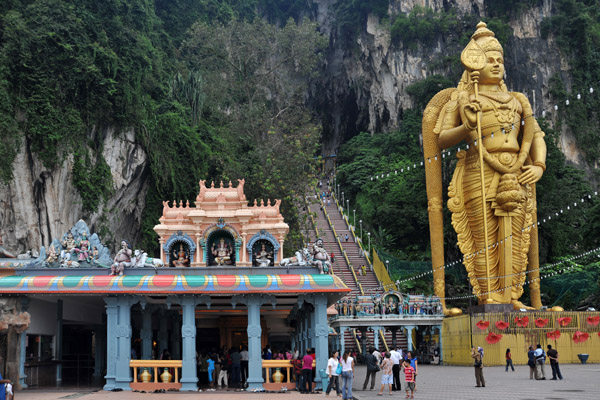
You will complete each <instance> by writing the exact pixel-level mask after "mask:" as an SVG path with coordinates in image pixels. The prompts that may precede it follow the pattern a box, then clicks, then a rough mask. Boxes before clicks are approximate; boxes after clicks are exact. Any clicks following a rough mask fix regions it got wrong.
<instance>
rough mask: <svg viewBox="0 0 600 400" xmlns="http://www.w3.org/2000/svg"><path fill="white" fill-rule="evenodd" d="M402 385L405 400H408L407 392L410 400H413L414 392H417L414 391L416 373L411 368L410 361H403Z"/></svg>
mask: <svg viewBox="0 0 600 400" xmlns="http://www.w3.org/2000/svg"><path fill="white" fill-rule="evenodd" d="M403 364H404V365H403V366H404V380H405V382H404V384H405V385H406V398H407V399H408V397H409V396H408V392H409V391H410V398H411V399H414V398H415V392H416V391H417V389H416V383H415V377H416V372H415V369H414V368H413V366H412V365H411V364H410V360H408V359H406V360H404V363H403Z"/></svg>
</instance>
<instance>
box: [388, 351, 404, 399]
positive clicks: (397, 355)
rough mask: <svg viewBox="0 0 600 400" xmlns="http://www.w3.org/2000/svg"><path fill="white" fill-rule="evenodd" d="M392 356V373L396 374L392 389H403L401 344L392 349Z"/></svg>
mask: <svg viewBox="0 0 600 400" xmlns="http://www.w3.org/2000/svg"><path fill="white" fill-rule="evenodd" d="M390 358H391V359H392V363H393V364H394V365H393V367H392V375H393V376H394V385H393V386H392V390H394V391H396V390H402V387H401V385H400V360H401V359H402V350H400V347H399V346H396V348H395V349H393V350H392V351H390Z"/></svg>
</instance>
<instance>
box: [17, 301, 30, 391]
mask: <svg viewBox="0 0 600 400" xmlns="http://www.w3.org/2000/svg"><path fill="white" fill-rule="evenodd" d="M29 303H30V300H29V297H21V311H22V312H25V311H27V310H28V309H29ZM26 346H27V330H24V331H23V332H21V337H20V338H19V385H20V386H21V388H23V389H26V388H27V384H26V383H25V380H26V378H27V375H25V356H26V352H27V350H26Z"/></svg>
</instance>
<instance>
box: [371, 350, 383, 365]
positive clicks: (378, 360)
mask: <svg viewBox="0 0 600 400" xmlns="http://www.w3.org/2000/svg"><path fill="white" fill-rule="evenodd" d="M373 355H374V356H375V357H376V358H377V365H379V364H380V363H381V359H382V358H383V357H382V356H381V353H380V352H379V350H378V349H375V351H374V352H373Z"/></svg>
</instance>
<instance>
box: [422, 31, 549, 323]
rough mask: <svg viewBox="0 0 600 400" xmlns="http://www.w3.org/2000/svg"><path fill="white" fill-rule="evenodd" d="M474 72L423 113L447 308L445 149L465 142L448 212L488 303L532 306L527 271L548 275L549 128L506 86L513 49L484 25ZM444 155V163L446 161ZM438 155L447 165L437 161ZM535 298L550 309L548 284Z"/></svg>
mask: <svg viewBox="0 0 600 400" xmlns="http://www.w3.org/2000/svg"><path fill="white" fill-rule="evenodd" d="M461 61H462V63H463V66H464V67H465V72H464V73H463V75H462V78H461V80H460V82H459V84H458V87H457V88H450V89H445V90H443V91H441V92H439V93H438V94H436V95H435V96H434V98H433V99H432V100H431V101H430V102H429V104H428V105H427V108H426V109H425V112H424V114H423V148H424V153H425V161H426V162H425V165H426V176H427V197H428V203H429V206H428V210H429V221H430V222H429V223H430V234H431V247H432V262H433V271H434V272H433V275H434V290H435V294H436V295H437V296H439V297H440V298H441V299H442V302H443V303H442V305H443V309H444V313H445V314H447V315H454V314H458V313H460V310H458V309H447V308H446V304H445V301H444V292H445V288H444V285H445V279H444V269H443V268H440V267H442V266H443V265H444V249H443V216H442V179H441V162H440V161H441V156H440V154H441V149H447V148H449V147H452V146H454V145H458V144H462V145H461V146H460V147H461V148H462V149H465V148H466V151H465V150H460V151H458V153H457V154H456V156H457V158H458V162H457V165H456V168H455V170H454V175H453V177H452V181H451V182H450V185H449V187H448V195H449V200H448V208H449V209H450V211H451V212H452V225H453V227H454V229H455V231H456V233H457V236H458V246H459V248H460V250H461V252H462V253H463V255H464V261H463V263H464V265H465V267H466V270H467V272H468V275H469V278H470V282H471V285H472V286H473V293H474V294H475V295H476V296H477V297H478V299H479V303H480V304H512V305H513V306H514V308H515V309H521V308H529V307H525V306H524V305H523V304H522V303H521V302H520V301H519V298H520V297H521V295H522V294H523V285H524V283H525V277H526V272H527V268H528V267H529V277H530V278H532V277H535V276H537V274H539V272H537V268H539V256H538V238H537V231H536V230H535V229H532V226H533V225H534V224H535V223H536V193H535V183H536V182H537V181H539V180H540V178H541V177H542V174H543V173H544V171H545V169H546V164H545V161H546V144H545V142H544V132H542V130H541V129H540V127H539V125H538V123H537V122H536V120H535V118H534V117H533V110H532V107H531V105H530V104H529V101H528V100H527V98H526V97H525V95H523V94H521V93H517V92H509V91H508V90H507V88H506V85H505V84H504V52H503V49H502V46H501V45H500V43H499V42H498V40H497V39H496V38H495V37H494V33H493V32H492V31H490V30H489V29H488V28H487V26H486V24H485V23H483V22H480V23H479V24H478V25H477V30H476V31H475V33H474V34H473V36H472V39H471V41H470V43H469V44H468V45H467V47H466V48H465V50H464V51H463V53H462V55H461ZM438 158H439V160H438ZM436 160H437V161H436ZM530 288H531V301H532V305H533V307H535V308H540V307H541V299H540V293H539V282H533V283H532V284H531V285H530Z"/></svg>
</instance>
